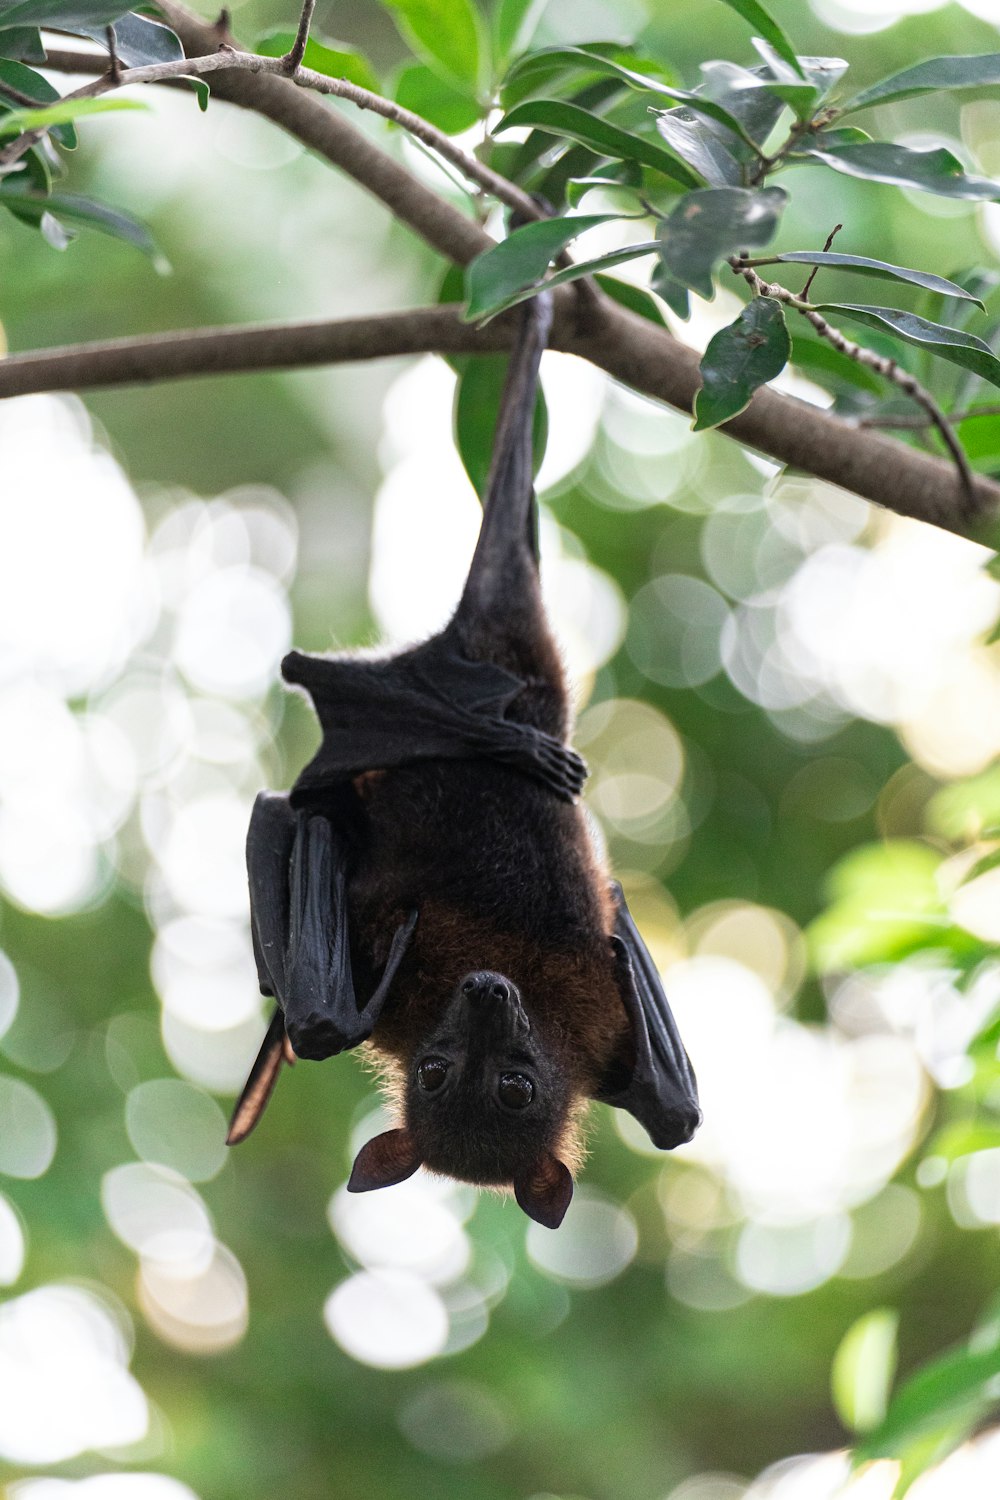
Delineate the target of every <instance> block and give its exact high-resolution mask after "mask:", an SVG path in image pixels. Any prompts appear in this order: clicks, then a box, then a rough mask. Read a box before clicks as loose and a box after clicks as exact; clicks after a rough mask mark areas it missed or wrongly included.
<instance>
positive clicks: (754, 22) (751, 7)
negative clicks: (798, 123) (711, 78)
mask: <svg viewBox="0 0 1000 1500" xmlns="http://www.w3.org/2000/svg"><path fill="white" fill-rule="evenodd" d="M723 4H725V5H728V6H729V9H730V10H734V11H735V12H736V14H737V15H739V16H742V17H743V19H744V21H749V22H750V25H751V26H752V27H753V28H754V30H755V31H758V32H759V33H760V35H761V36H762V37H763V38H764V40H765V41H767V42H770V44H771V46H772V47H773V48H774V50H775V52H777V54H778V56H779V57H782V58H784V60H785V62H786V63H787V64H788V66H789V67H790V68H791V69H792V70H793V72H795V73H796V74H797V75H798V77H799V78H801V77H803V72H802V67H801V64H800V63H799V59H798V58H797V57H796V55H795V48H794V47H793V46H792V44H791V42H790V41H789V40H788V38H787V37H786V35H785V33H784V32H783V31H782V29H781V27H780V26H779V25H778V24H777V22H776V21H773V20H772V19H771V17H770V16H769V15H768V13H767V11H766V10H765V9H764V7H763V6H762V5H760V4H758V0H723Z"/></svg>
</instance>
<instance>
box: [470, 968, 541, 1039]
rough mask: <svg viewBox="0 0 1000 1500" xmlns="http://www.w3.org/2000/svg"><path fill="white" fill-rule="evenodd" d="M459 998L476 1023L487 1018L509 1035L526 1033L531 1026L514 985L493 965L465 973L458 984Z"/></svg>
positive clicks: (492, 1024)
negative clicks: (489, 967) (494, 969)
mask: <svg viewBox="0 0 1000 1500" xmlns="http://www.w3.org/2000/svg"><path fill="white" fill-rule="evenodd" d="M458 998H459V1000H460V1001H462V1002H463V1004H464V1007H466V1008H467V1010H468V1012H469V1013H471V1014H473V1015H475V1017H476V1020H477V1022H478V1024H479V1025H482V1024H483V1022H484V1021H485V1022H488V1023H489V1026H490V1029H491V1030H493V1029H496V1030H498V1031H501V1032H503V1033H506V1034H507V1035H508V1036H512V1037H513V1036H526V1035H527V1034H528V1032H530V1030H531V1023H530V1022H529V1020H528V1017H527V1015H526V1013H525V1010H524V1007H523V1005H522V1004H521V996H520V994H519V992H518V988H517V985H516V984H514V983H513V981H512V980H510V979H507V978H506V977H505V976H504V975H503V974H497V973H495V972H494V971H493V970H492V969H479V970H476V971H475V972H474V973H472V974H466V976H465V978H464V979H463V980H462V982H461V983H460V984H459V986H458Z"/></svg>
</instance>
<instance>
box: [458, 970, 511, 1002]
mask: <svg viewBox="0 0 1000 1500" xmlns="http://www.w3.org/2000/svg"><path fill="white" fill-rule="evenodd" d="M459 988H460V989H461V991H462V994H463V995H467V996H468V997H469V999H470V1000H479V1001H484V1002H485V1001H491V1002H492V1003H494V1004H496V1005H503V1004H505V1003H506V1002H507V1001H508V1000H510V998H511V995H512V992H513V986H512V985H511V983H510V981H509V980H507V979H504V977H503V975H502V974H494V973H493V972H492V971H491V970H489V969H484V970H480V971H479V972H477V973H475V974H467V975H466V976H465V978H464V979H463V980H462V983H461V985H460V986H459Z"/></svg>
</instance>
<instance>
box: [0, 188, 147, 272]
mask: <svg viewBox="0 0 1000 1500" xmlns="http://www.w3.org/2000/svg"><path fill="white" fill-rule="evenodd" d="M0 205H2V206H3V207H4V208H6V209H9V210H10V212H11V213H12V214H13V215H14V216H15V218H18V219H21V220H22V221H23V222H24V223H27V224H33V225H35V226H36V227H38V226H40V225H41V221H42V218H43V216H44V215H45V214H46V213H49V214H57V215H58V216H59V218H60V219H67V220H69V222H70V223H71V224H79V225H80V226H81V227H84V228H89V229H97V230H99V231H100V232H101V233H102V234H107V235H110V236H111V237H112V238H113V239H116V240H123V241H124V242H125V243H126V244H128V245H134V246H135V248H136V249H137V250H141V251H142V253H143V254H144V255H148V256H149V258H150V260H151V261H152V262H153V264H154V266H155V268H156V270H157V271H159V272H160V273H161V275H162V274H164V273H165V272H168V271H169V270H170V266H169V263H168V262H167V260H166V258H165V257H164V256H163V254H162V253H161V252H160V250H159V249H158V247H157V245H156V242H155V241H154V239H153V237H152V235H151V234H150V232H149V230H148V229H147V228H146V226H145V224H142V223H140V222H139V220H138V219H133V218H132V217H131V215H129V214H125V213H122V212H121V210H120V209H116V208H108V207H107V206H106V204H103V203H95V202H94V201H93V200H92V199H90V198H82V197H78V196H77V195H76V194H74V193H51V194H48V195H43V194H41V193H37V192H32V191H30V190H29V189H27V188H22V187H21V185H20V179H19V178H15V177H11V178H6V179H5V180H4V181H3V182H2V183H0Z"/></svg>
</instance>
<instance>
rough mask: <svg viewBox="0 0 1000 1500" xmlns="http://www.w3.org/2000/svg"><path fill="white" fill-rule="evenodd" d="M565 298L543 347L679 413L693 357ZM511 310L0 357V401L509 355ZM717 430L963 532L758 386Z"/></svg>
mask: <svg viewBox="0 0 1000 1500" xmlns="http://www.w3.org/2000/svg"><path fill="white" fill-rule="evenodd" d="M575 314H576V308H575V304H574V303H573V301H572V299H571V298H570V297H567V298H564V299H561V300H560V302H559V304H558V305H557V310H556V319H555V323H554V326H553V335H552V347H553V348H556V349H560V350H563V351H566V352H568V353H571V354H577V355H579V356H580V357H581V358H583V359H587V360H589V361H590V362H591V363H592V364H594V365H597V366H598V367H599V368H601V369H603V370H606V371H607V372H608V373H609V374H610V375H613V376H614V377H615V378H616V379H617V380H620V381H621V382H622V383H623V384H624V385H627V386H629V387H630V388H631V389H633V390H636V391H640V392H642V393H643V394H645V395H648V396H652V397H655V398H656V399H658V400H661V401H665V402H666V403H668V404H669V405H670V406H673V407H675V408H677V409H678V410H679V411H683V412H685V413H687V414H690V412H691V409H692V406H693V402H694V397H695V393H696V392H697V390H698V387H699V385H700V384H701V375H700V371H699V360H700V356H699V355H698V353H697V352H696V351H695V350H694V349H689V348H687V347H686V345H684V344H681V343H679V342H678V341H677V340H676V339H674V338H672V337H671V335H670V334H669V333H667V331H666V330H665V329H663V328H660V327H658V326H656V325H655V324H653V323H650V322H647V321H646V320H645V319H643V318H639V317H636V316H635V315H634V314H632V313H629V312H626V311H625V309H623V308H618V307H611V308H609V307H608V306H607V305H606V303H605V302H604V301H603V299H602V301H601V303H600V304H598V305H597V306H596V307H595V308H594V309H593V310H589V311H588V318H587V322H586V327H585V328H581V326H580V322H579V319H578V318H577V317H576V315H575ZM516 326H517V315H516V313H512V314H509V315H506V316H503V317H499V318H495V319H494V320H493V321H492V322H490V323H488V324H487V325H486V327H485V328H475V327H474V326H472V325H471V324H469V323H464V322H462V320H461V316H460V310H459V309H457V308H455V307H428V308H416V309H413V310H412V311H409V312H403V313H385V314H381V315H378V316H375V317H369V318H348V319H344V320H341V321H336V322H327V323H282V324H275V325H270V326H268V325H263V326H257V327H251V328H207V329H200V330H198V331H197V332H184V333H167V334H158V335H154V336H151V337H146V336H142V337H137V338H124V339H112V340H107V341H104V342H101V343H92V344H77V345H73V346H70V347H68V348H64V349H49V350H36V351H35V352H33V353H30V354H19V355H11V356H8V358H6V359H3V360H0V398H4V397H9V396H18V395H24V394H26V393H28V392H31V391H54V390H68V389H72V390H93V389H97V388H99V387H104V386H112V385H130V384H137V383H143V382H148V381H154V380H177V379H181V378H185V377H190V376H197V375H221V374H230V373H236V372H240V371H258V372H259V371H262V370H287V369H300V368H304V367H307V366H311V365H320V364H335V363H350V362H357V361H361V360H368V359H381V358H385V357H387V356H391V355H405V354H420V353H431V352H435V353H444V354H459V353H467V354H485V353H491V352H495V351H497V350H501V349H506V348H508V347H509V345H510V343H511V342H512V339H513V332H514V329H515V328H516ZM720 431H722V432H724V433H726V434H727V435H729V436H730V437H733V438H736V439H738V440H739V441H740V442H742V443H745V444H747V445H748V446H749V447H751V448H756V449H757V450H758V451H760V452H761V453H764V454H767V455H768V456H769V457H770V458H774V459H776V460H777V461H778V462H780V463H784V464H789V465H791V466H792V467H794V468H800V469H803V470H805V471H806V472H807V473H810V474H814V475H815V476H816V477H817V478H819V479H825V480H827V481H829V482H830V483H831V484H837V485H840V486H841V487H842V488H843V489H847V490H853V491H854V493H855V494H858V495H862V496H864V497H865V498H866V499H868V500H873V501H874V502H875V503H876V504H878V505H883V506H885V507H886V508H887V509H889V510H893V511H896V512H897V513H898V514H900V515H904V516H914V517H916V518H917V519H918V520H921V521H928V522H930V523H932V524H933V525H936V526H941V527H944V528H945V529H946V530H948V531H955V532H959V533H960V534H962V533H963V526H962V506H961V501H962V492H961V488H960V485H959V483H958V480H957V476H956V474H955V471H954V469H953V468H952V467H951V466H950V464H948V463H946V462H945V461H944V460H943V459H940V458H935V457H933V456H931V455H930V454H926V453H923V452H920V451H919V450H917V449H914V448H908V447H905V446H904V445H903V444H901V443H898V442H896V441H894V440H893V439H891V438H886V437H883V436H882V435H881V434H879V433H876V432H871V431H867V430H865V431H861V430H859V429H858V428H857V427H856V426H854V425H852V424H850V423H848V422H845V421H842V420H841V419H840V418H838V417H833V416H831V415H830V414H829V413H828V412H826V411H823V410H822V409H821V408H819V407H816V406H810V405H808V404H807V403H806V402H804V401H799V400H797V399H796V398H794V397H792V396H784V395H780V394H779V393H778V392H776V391H773V390H770V389H768V388H767V387H764V388H763V389H762V390H759V391H758V392H757V394H756V395H755V396H754V398H753V400H752V401H751V403H750V405H749V406H748V407H747V409H746V410H745V411H743V412H741V413H740V414H739V416H737V417H734V418H733V419H732V421H730V422H727V423H726V424H725V425H724V426H723V427H722V428H721V429H720ZM973 483H974V485H975V494H976V502H977V507H978V508H979V509H980V510H982V511H984V512H985V511H990V512H993V511H996V510H998V509H1000V485H998V484H995V483H994V482H993V481H992V480H989V479H985V478H983V477H982V476H981V475H974V476H973Z"/></svg>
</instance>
